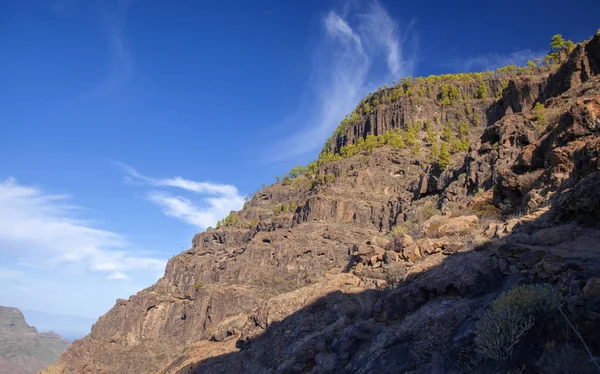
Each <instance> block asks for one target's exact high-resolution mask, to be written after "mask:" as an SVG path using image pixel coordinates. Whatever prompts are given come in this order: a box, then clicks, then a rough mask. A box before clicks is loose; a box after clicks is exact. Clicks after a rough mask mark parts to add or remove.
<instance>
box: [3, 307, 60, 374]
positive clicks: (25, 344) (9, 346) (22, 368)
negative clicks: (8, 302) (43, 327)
mask: <svg viewBox="0 0 600 374" xmlns="http://www.w3.org/2000/svg"><path fill="white" fill-rule="evenodd" d="M68 346H69V342H68V341H67V340H65V339H63V338H61V337H60V336H58V335H57V334H54V333H52V332H42V333H39V332H38V331H37V330H36V329H35V327H32V326H29V325H28V324H27V323H26V322H25V318H24V317H23V313H21V311H20V310H19V309H17V308H8V307H3V306H0V374H33V373H37V372H38V371H39V370H42V369H43V368H45V367H46V366H48V365H49V364H51V363H53V362H54V361H56V360H57V359H58V357H59V356H60V354H61V353H63V352H64V351H66V350H67V347H68Z"/></svg>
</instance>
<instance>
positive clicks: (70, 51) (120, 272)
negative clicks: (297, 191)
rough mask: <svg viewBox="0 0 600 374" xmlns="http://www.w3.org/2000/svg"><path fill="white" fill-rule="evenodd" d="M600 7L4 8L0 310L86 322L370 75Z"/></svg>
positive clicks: (114, 4)
mask: <svg viewBox="0 0 600 374" xmlns="http://www.w3.org/2000/svg"><path fill="white" fill-rule="evenodd" d="M565 7H568V10H569V12H568V13H569V14H571V13H572V14H574V15H575V16H574V17H569V16H563V11H562V9H564V8H565ZM597 14H600V3H598V2H597V1H595V0H589V1H575V2H571V3H570V4H569V5H568V6H567V5H565V3H564V2H559V1H543V2H542V1H530V2H522V1H519V2H517V1H506V2H503V3H502V5H498V4H494V3H489V2H479V1H478V2H461V3H457V2H436V3H435V4H434V3H431V2H423V1H420V2H417V1H403V2H399V1H381V2H374V1H350V2H341V1H305V2H300V1H274V0H273V1H236V2H234V1H218V2H200V1H179V2H177V4H176V5H173V3H172V2H165V1H150V0H146V1H144V0H139V1H108V0H106V1H100V0H98V1H76V0H48V1H38V0H25V1H17V0H13V1H10V0H9V1H3V2H0V49H1V50H2V58H0V82H2V85H1V88H0V130H1V133H0V134H1V135H0V282H1V283H2V284H3V287H2V288H0V305H9V306H17V307H19V308H22V309H25V310H30V311H32V312H30V316H31V318H32V319H35V321H36V324H37V325H38V327H39V328H40V329H42V330H45V329H53V330H56V331H58V332H61V331H64V332H65V334H68V335H69V336H70V337H76V336H78V333H77V332H73V331H70V330H69V331H67V330H68V329H67V326H65V325H64V324H62V323H61V322H60V321H61V319H60V318H49V317H47V316H48V315H49V314H58V315H74V316H80V317H82V320H88V321H93V320H94V319H96V318H97V317H98V316H100V315H101V314H103V313H105V312H106V311H107V310H108V309H109V308H110V307H112V305H113V304H114V301H115V299H116V298H118V297H120V298H127V297H128V296H129V295H131V294H133V293H135V292H136V291H138V290H140V289H142V288H144V287H147V286H149V285H150V284H152V283H154V282H155V281H156V280H157V279H158V278H159V277H160V276H161V275H162V273H163V270H164V265H165V263H166V261H167V260H168V259H169V258H170V257H172V256H174V255H176V254H177V253H179V252H181V251H182V250H184V249H187V248H189V246H190V242H191V239H192V237H193V235H194V234H195V233H197V232H199V231H201V230H203V229H204V228H206V226H207V225H210V224H214V223H215V222H216V221H217V220H218V219H220V218H223V217H224V216H225V215H227V213H228V212H229V211H230V210H232V209H239V208H241V205H242V204H243V199H244V197H245V196H246V195H248V194H249V193H251V192H253V191H254V190H255V189H256V188H257V187H259V186H260V185H261V184H262V183H266V184H268V183H272V181H273V180H274V177H275V176H276V175H283V174H284V173H285V172H286V171H287V170H289V169H290V168H291V167H293V166H295V165H297V164H306V163H307V162H309V161H310V160H312V159H314V158H315V156H316V155H317V153H318V151H319V150H320V148H321V147H322V145H323V143H324V141H325V139H326V138H327V137H328V136H329V135H330V134H331V132H332V131H333V129H334V128H335V127H336V125H337V123H339V121H340V120H341V119H342V118H343V116H344V115H345V113H347V112H349V111H351V110H352V109H353V107H354V106H355V105H356V103H357V102H358V100H359V99H360V98H361V97H363V96H364V95H365V94H366V93H368V92H369V91H372V90H374V89H375V88H376V87H377V86H379V85H383V84H385V83H388V84H389V83H391V82H393V81H396V80H398V79H399V78H401V77H403V76H411V75H412V76H417V75H430V74H440V73H449V72H460V71H464V70H471V71H475V70H486V69H493V68H495V67H498V66H501V65H505V64H508V63H517V64H523V63H524V62H525V61H526V60H527V59H528V58H534V57H536V56H541V55H543V54H544V53H545V52H546V51H547V48H548V44H549V40H550V38H551V36H552V35H553V34H555V33H557V32H560V33H562V34H563V35H564V36H565V37H566V38H570V39H573V40H574V41H580V40H582V39H584V38H588V37H590V36H591V35H592V34H593V33H594V32H595V30H596V29H597V28H598V27H600V24H598V22H597ZM35 311H41V312H44V313H39V312H35ZM27 313H28V312H26V316H27V315H28V314H27ZM44 316H46V317H44ZM62 320H64V319H62ZM90 324H91V322H90ZM83 325H85V323H83ZM84 330H86V328H81V329H80V332H79V335H83V334H85V333H86V331H84Z"/></svg>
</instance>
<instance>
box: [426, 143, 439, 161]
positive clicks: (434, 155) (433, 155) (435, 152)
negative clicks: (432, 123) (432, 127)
mask: <svg viewBox="0 0 600 374" xmlns="http://www.w3.org/2000/svg"><path fill="white" fill-rule="evenodd" d="M439 157H440V148H439V146H438V143H437V139H433V142H431V148H430V149H429V155H427V162H429V163H433V162H436V161H437V160H438V158H439Z"/></svg>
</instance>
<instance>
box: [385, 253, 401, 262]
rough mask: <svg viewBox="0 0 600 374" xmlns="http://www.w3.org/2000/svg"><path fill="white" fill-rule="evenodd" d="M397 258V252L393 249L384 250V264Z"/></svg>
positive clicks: (395, 260) (396, 260)
mask: <svg viewBox="0 0 600 374" xmlns="http://www.w3.org/2000/svg"><path fill="white" fill-rule="evenodd" d="M398 259H399V258H398V253H396V252H394V251H385V255H383V260H384V261H385V263H386V264H391V263H394V262H398Z"/></svg>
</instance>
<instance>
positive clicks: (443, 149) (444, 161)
mask: <svg viewBox="0 0 600 374" xmlns="http://www.w3.org/2000/svg"><path fill="white" fill-rule="evenodd" d="M450 161H451V156H450V151H449V150H448V143H446V142H442V145H441V146H440V155H439V157H438V165H439V167H440V169H442V170H446V168H447V167H448V165H450Z"/></svg>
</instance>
